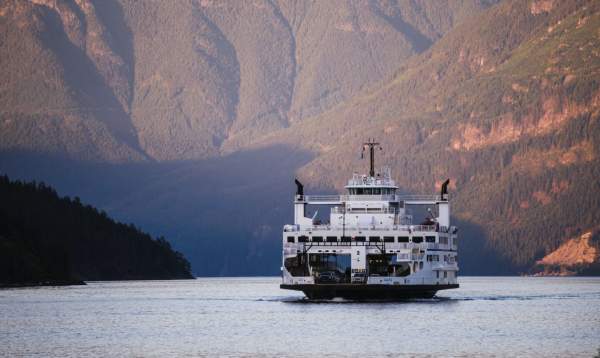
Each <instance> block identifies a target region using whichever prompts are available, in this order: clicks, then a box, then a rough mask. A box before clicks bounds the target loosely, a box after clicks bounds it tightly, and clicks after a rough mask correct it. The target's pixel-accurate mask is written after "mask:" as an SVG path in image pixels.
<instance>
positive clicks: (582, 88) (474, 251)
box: [0, 0, 600, 275]
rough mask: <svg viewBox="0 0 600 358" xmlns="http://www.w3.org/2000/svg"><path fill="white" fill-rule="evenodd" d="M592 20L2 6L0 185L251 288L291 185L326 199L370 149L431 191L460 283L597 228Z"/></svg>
mask: <svg viewBox="0 0 600 358" xmlns="http://www.w3.org/2000/svg"><path fill="white" fill-rule="evenodd" d="M599 7H600V5H599V4H598V2H597V1H591V0H588V1H585V0H564V1H558V0H504V1H484V0H479V1H478V0H465V1H427V0H422V1H421V0H417V1H401V0H400V1H394V0H389V1H385V0H381V1H379V0H371V1H317V2H309V1H285V0H277V1H276V0H273V1H266V0H265V1H252V2H250V1H211V0H197V1H196V0H185V1H184V0H181V1H170V2H162V1H130V0H106V1H99V0H98V1H91V0H81V1H70V0H58V1H50V0H36V1H24V0H8V1H5V2H3V3H2V5H1V8H0V28H2V29H3V31H2V32H1V35H0V36H2V41H1V42H0V55H1V57H0V58H1V61H2V66H0V75H1V76H2V78H4V79H5V80H3V81H2V82H1V83H0V91H1V92H0V93H1V94H2V95H1V96H0V105H1V106H2V110H1V116H0V139H1V140H0V171H2V172H6V173H10V174H11V175H14V176H17V177H19V178H28V179H38V180H40V179H43V180H45V181H47V182H50V183H52V184H53V185H54V186H56V187H57V188H58V190H59V191H60V192H61V193H67V194H70V195H79V196H81V197H82V198H85V199H86V200H88V201H89V202H92V203H94V204H95V205H97V206H98V207H101V208H103V209H104V210H106V211H107V212H109V213H111V215H115V216H116V217H118V218H122V219H124V220H127V221H134V222H136V223H141V224H143V226H144V227H145V228H149V230H151V231H152V232H153V233H156V234H165V235H167V236H168V237H170V238H172V239H173V240H174V243H175V244H176V246H177V247H178V248H180V249H181V250H184V252H185V253H186V255H188V257H190V259H191V260H192V262H193V263H194V267H195V270H196V271H197V273H200V274H211V275H219V274H220V275H226V274H267V273H275V272H277V271H276V269H277V267H279V261H278V260H279V257H278V256H279V231H280V228H281V226H282V225H283V224H284V223H286V222H288V221H290V220H291V219H292V217H291V202H290V196H289V195H290V194H291V193H293V187H292V182H293V177H294V176H299V177H300V178H302V180H303V181H304V182H305V183H306V185H307V189H308V190H311V191H318V192H323V191H325V190H328V191H331V190H336V191H339V190H342V187H343V184H344V181H345V180H347V178H348V177H349V176H350V175H351V173H352V172H353V171H356V170H361V169H362V168H364V165H365V164H364V163H362V162H360V161H359V159H358V155H357V154H358V147H359V143H362V141H364V139H365V138H366V137H374V138H377V139H378V140H379V141H381V142H382V143H383V144H384V151H383V153H382V156H381V157H380V158H378V160H379V163H381V164H386V165H389V166H391V167H392V169H393V173H394V176H395V178H396V180H397V181H398V182H399V183H400V185H401V189H402V190H403V191H405V192H414V193H417V192H418V193H421V192H432V191H437V190H438V189H437V188H438V186H439V184H440V182H441V180H443V179H444V178H447V177H449V178H451V183H452V184H451V188H450V189H451V195H452V200H453V201H452V210H453V214H454V216H455V219H456V220H458V223H459V224H460V225H461V227H462V228H463V232H462V233H463V242H462V243H461V248H462V253H461V264H462V268H463V269H464V271H463V272H465V273H471V274H473V273H489V274H500V273H504V274H506V273H517V272H529V270H530V269H531V268H532V267H533V266H534V265H535V263H536V262H537V261H538V260H540V259H542V258H543V257H544V256H545V255H547V254H550V253H551V252H553V251H554V250H556V249H558V248H559V247H561V245H562V244H565V243H566V242H567V241H568V240H570V239H572V238H574V237H578V236H580V235H582V234H584V233H586V232H589V231H591V230H594V228H595V227H596V226H597V223H598V221H599V220H600V210H598V208H600V182H598V180H597V178H598V177H600V172H599V169H598V168H600V166H599V165H598V164H599V163H598V158H599V148H598V143H600V138H599V136H600V127H599V118H600V52H599V50H598V48H600V8H599ZM232 220H233V221H234V224H233V225H232Z"/></svg>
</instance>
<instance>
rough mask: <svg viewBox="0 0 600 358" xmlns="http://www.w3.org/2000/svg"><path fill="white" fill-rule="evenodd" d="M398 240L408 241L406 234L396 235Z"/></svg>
mask: <svg viewBox="0 0 600 358" xmlns="http://www.w3.org/2000/svg"><path fill="white" fill-rule="evenodd" d="M398 242H408V236H398Z"/></svg>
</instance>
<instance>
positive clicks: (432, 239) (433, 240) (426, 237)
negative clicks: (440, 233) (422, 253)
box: [425, 236, 435, 242]
mask: <svg viewBox="0 0 600 358" xmlns="http://www.w3.org/2000/svg"><path fill="white" fill-rule="evenodd" d="M425 242H435V236H425Z"/></svg>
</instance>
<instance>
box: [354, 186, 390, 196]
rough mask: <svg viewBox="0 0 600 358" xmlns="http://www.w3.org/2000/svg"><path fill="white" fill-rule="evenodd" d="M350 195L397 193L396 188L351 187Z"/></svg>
mask: <svg viewBox="0 0 600 358" xmlns="http://www.w3.org/2000/svg"><path fill="white" fill-rule="evenodd" d="M348 193H349V194H350V195H393V194H396V189H394V188H350V189H348Z"/></svg>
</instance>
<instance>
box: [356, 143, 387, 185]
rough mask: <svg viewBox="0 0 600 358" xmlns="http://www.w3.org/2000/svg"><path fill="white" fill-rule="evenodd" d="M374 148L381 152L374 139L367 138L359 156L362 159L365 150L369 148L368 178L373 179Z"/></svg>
mask: <svg viewBox="0 0 600 358" xmlns="http://www.w3.org/2000/svg"><path fill="white" fill-rule="evenodd" d="M375 147H377V148H379V150H382V148H381V145H380V144H379V143H377V142H375V139H373V138H369V139H368V140H367V141H366V142H365V143H363V147H362V152H361V154H360V157H361V159H362V158H363V157H364V154H365V149H367V148H369V159H370V166H369V176H371V177H375Z"/></svg>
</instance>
